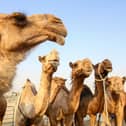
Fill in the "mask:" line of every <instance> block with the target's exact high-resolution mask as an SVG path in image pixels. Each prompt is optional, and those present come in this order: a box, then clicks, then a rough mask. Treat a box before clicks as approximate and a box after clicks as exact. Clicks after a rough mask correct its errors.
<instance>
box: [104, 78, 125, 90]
mask: <svg viewBox="0 0 126 126" xmlns="http://www.w3.org/2000/svg"><path fill="white" fill-rule="evenodd" d="M125 81H126V77H118V76H114V77H110V78H107V79H106V85H107V89H108V90H109V91H113V92H118V91H124V83H125Z"/></svg>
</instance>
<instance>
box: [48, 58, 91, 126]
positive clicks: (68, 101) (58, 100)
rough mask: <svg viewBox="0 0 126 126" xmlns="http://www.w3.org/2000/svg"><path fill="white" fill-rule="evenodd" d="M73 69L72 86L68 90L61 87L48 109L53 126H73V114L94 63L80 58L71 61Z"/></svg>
mask: <svg viewBox="0 0 126 126" xmlns="http://www.w3.org/2000/svg"><path fill="white" fill-rule="evenodd" d="M69 65H70V67H71V69H72V75H71V76H72V88H71V90H70V91H68V90H67V89H66V88H65V86H64V87H63V88H60V90H59V91H58V93H57V95H56V97H55V99H54V100H53V101H52V102H51V104H50V105H49V107H48V109H47V112H46V114H47V116H48V117H49V120H50V123H51V126H57V125H58V124H60V125H61V126H63V125H64V126H72V123H73V116H74V113H75V112H76V110H77V108H78V105H79V101H80V100H79V99H80V94H81V91H82V88H83V81H84V80H85V78H87V77H88V76H89V75H90V74H91V72H92V69H93V67H92V63H91V61H90V60H89V59H83V60H78V61H76V62H75V63H71V62H70V63H69Z"/></svg>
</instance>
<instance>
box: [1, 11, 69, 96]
mask: <svg viewBox="0 0 126 126" xmlns="http://www.w3.org/2000/svg"><path fill="white" fill-rule="evenodd" d="M66 35H67V31H66V28H65V27H64V25H63V22H62V21H61V20H60V19H59V18H57V17H55V16H53V15H51V14H43V15H42V14H36V15H32V16H26V15H25V14H23V13H20V12H15V13H12V14H0V93H1V94H2V93H5V92H7V91H8V90H9V89H10V88H11V86H12V80H13V78H14V76H15V74H16V65H17V64H19V63H20V62H21V61H22V60H24V58H25V57H26V54H28V53H26V52H28V51H29V50H31V49H32V48H33V47H35V46H37V45H38V44H40V43H43V42H45V41H46V40H50V41H53V42H56V43H58V44H60V45H63V44H64V37H66Z"/></svg>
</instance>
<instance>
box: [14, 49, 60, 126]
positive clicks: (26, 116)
mask: <svg viewBox="0 0 126 126" xmlns="http://www.w3.org/2000/svg"><path fill="white" fill-rule="evenodd" d="M39 61H40V62H41V63H42V75H41V80H40V88H39V90H38V92H37V91H36V89H35V87H34V86H32V83H31V81H30V80H29V79H27V80H26V84H25V86H24V88H23V90H22V92H21V95H20V97H19V100H18V104H17V109H16V113H15V126H22V125H23V126H31V125H32V124H34V121H36V120H35V119H37V117H38V116H43V115H44V113H45V112H46V109H47V107H48V104H49V98H50V89H51V80H52V76H53V74H54V72H56V70H57V67H58V65H59V56H58V52H57V51H56V50H53V51H51V52H50V53H49V54H48V55H46V56H43V57H40V56H39Z"/></svg>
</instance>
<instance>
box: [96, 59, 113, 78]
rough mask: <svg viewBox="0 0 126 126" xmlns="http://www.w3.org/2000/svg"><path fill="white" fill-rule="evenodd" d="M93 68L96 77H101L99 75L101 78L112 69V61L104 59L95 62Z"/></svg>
mask: <svg viewBox="0 0 126 126" xmlns="http://www.w3.org/2000/svg"><path fill="white" fill-rule="evenodd" d="M94 69H95V75H96V76H98V77H99V76H100V79H101V77H102V78H104V77H106V76H107V75H108V73H109V72H111V71H112V63H111V61H110V60H108V59H105V60H103V61H102V62H101V63H98V64H96V65H95V66H94Z"/></svg>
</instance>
